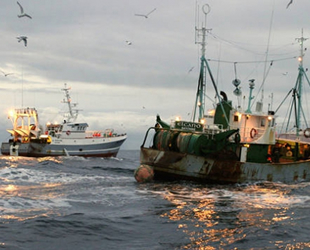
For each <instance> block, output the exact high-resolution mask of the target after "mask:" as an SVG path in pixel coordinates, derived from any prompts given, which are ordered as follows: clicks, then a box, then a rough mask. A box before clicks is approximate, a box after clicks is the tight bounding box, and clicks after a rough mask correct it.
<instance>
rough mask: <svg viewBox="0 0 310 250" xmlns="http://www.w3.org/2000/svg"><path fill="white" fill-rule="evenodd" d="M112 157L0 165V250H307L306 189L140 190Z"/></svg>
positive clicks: (1, 160)
mask: <svg viewBox="0 0 310 250" xmlns="http://www.w3.org/2000/svg"><path fill="white" fill-rule="evenodd" d="M138 166H139V151H120V153H119V154H118V156H117V157H116V158H106V159H104V158H87V159H85V158H81V157H70V156H68V157H57V158H52V157H47V158H25V157H9V156H1V157H0V230H1V233H0V249H14V250H15V249H16V250H18V249H31V250H34V249H40V250H42V249H44V250H47V249H58V250H59V249H74V250H79V249H87V250H92V249H109V250H112V249H137V250H139V249H208V250H210V249H309V248H310V236H309V232H310V183H309V182H301V183H294V184H290V185H286V184H283V183H270V182H264V183H254V184H242V185H240V184H239V185H208V184H201V183H194V182H188V181H177V180H176V181H172V182H171V181H170V182H164V181H153V182H150V183H145V184H138V183H137V182H136V181H135V179H134V176H133V174H134V170H135V169H136V168H137V167H138Z"/></svg>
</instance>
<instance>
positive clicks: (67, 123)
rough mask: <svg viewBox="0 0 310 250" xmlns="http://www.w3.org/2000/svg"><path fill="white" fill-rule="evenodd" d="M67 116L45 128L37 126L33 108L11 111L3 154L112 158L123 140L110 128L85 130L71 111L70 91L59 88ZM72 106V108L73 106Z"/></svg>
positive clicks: (75, 114) (125, 136)
mask: <svg viewBox="0 0 310 250" xmlns="http://www.w3.org/2000/svg"><path fill="white" fill-rule="evenodd" d="M62 90H63V91H64V93H65V99H64V101H63V102H64V103H66V104H67V105H68V113H67V114H65V120H63V122H61V123H47V124H46V126H45V129H43V128H42V127H41V126H40V124H39V116H38V112H37V110H36V109H35V108H21V109H15V110H14V111H12V112H11V113H10V114H9V118H10V119H11V121H12V124H13V128H12V129H8V130H7V131H8V132H9V133H10V134H11V136H12V138H11V139H10V140H9V141H8V142H3V143H2V145H1V153H2V154H3V155H14V156H29V157H43V156H83V157H112V156H116V155H117V153H118V151H119V149H120V147H121V145H122V144H123V143H124V141H125V140H126V138H127V135H126V134H118V133H116V132H115V131H114V130H113V129H105V130H103V131H99V130H98V131H88V130H87V128H88V124H87V123H85V122H78V121H77V118H78V110H77V109H73V105H72V103H71V98H70V94H69V90H70V88H67V87H66V84H65V88H64V89H62ZM74 106H75V105H74Z"/></svg>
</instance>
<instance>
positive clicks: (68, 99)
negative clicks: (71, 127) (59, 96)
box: [62, 83, 78, 122]
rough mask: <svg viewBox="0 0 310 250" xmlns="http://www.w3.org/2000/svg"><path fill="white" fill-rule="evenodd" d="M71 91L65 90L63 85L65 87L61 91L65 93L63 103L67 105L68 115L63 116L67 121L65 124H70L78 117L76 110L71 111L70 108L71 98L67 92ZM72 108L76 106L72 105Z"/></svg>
mask: <svg viewBox="0 0 310 250" xmlns="http://www.w3.org/2000/svg"><path fill="white" fill-rule="evenodd" d="M70 89H71V87H69V88H67V84H66V83H65V87H64V88H63V89H62V90H63V91H64V92H65V97H66V98H65V99H63V101H62V102H63V103H67V104H68V110H69V113H68V114H67V115H65V117H66V118H67V119H68V120H67V122H72V120H73V121H75V120H76V118H77V116H78V110H73V109H72V106H71V97H70V94H69V90H70ZM73 105H74V106H76V104H73Z"/></svg>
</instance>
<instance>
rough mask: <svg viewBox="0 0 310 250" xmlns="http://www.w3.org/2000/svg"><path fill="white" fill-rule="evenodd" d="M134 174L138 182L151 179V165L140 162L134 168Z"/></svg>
mask: <svg viewBox="0 0 310 250" xmlns="http://www.w3.org/2000/svg"><path fill="white" fill-rule="evenodd" d="M134 176H135V179H136V181H137V182H139V183H144V182H149V181H151V180H153V177H154V170H153V168H152V167H151V166H148V165H143V164H142V165H140V166H139V167H138V168H137V169H136V170H135V173H134Z"/></svg>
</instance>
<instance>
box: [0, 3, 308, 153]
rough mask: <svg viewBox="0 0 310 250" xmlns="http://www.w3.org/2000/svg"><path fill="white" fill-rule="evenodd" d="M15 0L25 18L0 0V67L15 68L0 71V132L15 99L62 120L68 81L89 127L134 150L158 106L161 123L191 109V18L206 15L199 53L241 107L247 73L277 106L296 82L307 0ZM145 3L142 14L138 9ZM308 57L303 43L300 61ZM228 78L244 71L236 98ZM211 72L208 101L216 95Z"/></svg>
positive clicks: (46, 117)
mask: <svg viewBox="0 0 310 250" xmlns="http://www.w3.org/2000/svg"><path fill="white" fill-rule="evenodd" d="M19 3H20V4H21V5H22V6H23V8H24V11H25V12H26V13H27V14H29V15H30V16H32V19H29V18H27V17H23V18H18V17H17V15H18V14H20V9H19V6H18V5H17V2H16V1H13V0H2V1H1V8H0V19H1V20H0V30H1V32H0V37H1V39H0V53H1V56H0V70H1V71H3V72H5V73H13V74H11V75H8V76H4V75H3V74H2V75H1V74H0V100H1V101H0V127H1V129H0V141H7V140H8V139H9V133H8V132H6V129H9V128H11V127H12V124H11V122H10V120H9V119H7V117H8V116H7V114H8V111H9V110H10V109H12V108H21V107H35V108H36V109H37V110H38V112H39V119H40V123H41V124H45V123H46V122H48V121H50V122H53V121H55V119H57V120H58V121H61V117H60V113H59V112H60V111H61V110H64V108H65V107H64V104H63V103H61V101H62V100H63V98H64V94H63V92H62V91H61V89H62V88H63V87H64V83H66V84H67V86H68V87H71V92H70V94H71V98H72V101H73V102H77V103H78V104H79V105H78V108H79V109H81V111H80V116H79V118H80V120H82V121H85V122H87V123H88V124H89V126H90V127H89V129H90V130H92V129H94V130H100V129H101V130H105V129H106V128H114V129H115V130H116V131H118V132H120V133H124V132H125V133H127V135H128V139H127V141H126V142H125V143H124V145H123V146H122V149H133V150H138V149H139V147H140V145H141V144H142V141H143V138H144V134H145V132H146V130H147V129H148V127H150V126H153V125H154V124H155V119H156V115H157V114H159V115H160V116H161V118H162V120H165V121H167V122H168V123H169V122H170V121H171V120H173V119H174V117H176V116H180V117H181V119H183V120H188V119H190V117H191V115H192V113H193V108H194V101H195V95H196V90H197V82H198V73H199V65H200V59H199V58H200V56H201V53H200V52H201V50H200V49H201V47H200V45H199V44H197V42H198V41H200V40H199V39H201V37H197V34H196V32H195V27H198V28H201V27H202V25H203V24H205V25H206V28H208V29H210V30H209V32H208V36H207V38H206V39H207V47H206V55H205V57H206V58H207V59H210V60H209V65H210V68H211V70H212V72H213V76H214V78H215V80H216V83H217V86H218V88H219V90H223V91H225V92H226V93H227V95H228V98H229V99H231V100H232V101H233V102H234V103H235V105H237V104H238V105H241V106H242V107H245V108H246V105H247V96H248V93H249V88H248V81H249V79H255V89H254V91H253V92H254V96H255V97H256V98H259V99H262V100H263V103H264V110H266V109H267V108H268V106H269V107H271V109H274V110H275V109H276V108H277V107H278V105H280V103H281V101H282V99H283V98H284V97H285V96H286V94H287V93H288V91H289V90H290V89H291V88H292V87H293V86H294V85H295V82H296V78H297V74H298V61H297V57H298V56H299V54H300V45H299V43H298V40H296V38H300V37H301V36H302V30H303V37H305V38H310V16H309V14H308V10H309V9H310V2H309V1H308V0H294V1H293V3H292V4H291V5H289V7H288V8H287V5H288V3H289V0H251V1H248V0H234V1H227V0H209V1H202V0H199V1H196V0H166V1H158V0H156V1H155V0H131V1H124V0H122V1H121V0H114V1H107V0H92V1H86V0H66V1H63V0H40V1H37V0H19ZM205 4H208V6H209V7H210V12H209V13H208V14H207V15H205V14H204V13H203V12H202V6H204V5H205ZM154 9H155V10H154ZM152 10H154V11H153V12H152V13H151V14H150V15H149V16H148V18H145V17H143V16H137V15H136V14H147V13H149V12H151V11H152ZM21 35H24V36H27V37H28V44H27V46H24V44H23V42H20V43H19V42H18V39H17V38H16V37H18V36H21ZM126 41H130V42H131V45H128V43H127V42H126ZM309 42H310V40H305V41H304V47H305V48H307V46H308V44H309ZM271 61H272V62H273V63H272V66H270V62H271ZM309 63H310V60H308V55H307V51H305V57H304V67H305V68H307V67H308V65H309ZM190 69H192V70H191V71H190ZM264 72H265V74H264ZM264 75H266V77H264ZM235 78H238V79H240V80H241V85H240V86H241V90H242V97H239V98H238V97H236V96H235V95H233V90H234V86H233V85H232V80H234V79H235ZM264 78H265V80H264ZM208 81H209V80H208V79H207V102H206V103H207V105H208V106H207V107H206V109H208V107H212V101H214V94H213V92H212V89H211V84H210V81H209V83H208ZM262 83H263V86H264V87H263V90H264V92H263V93H264V94H263V95H262V93H261V92H260V93H258V90H259V89H260V86H261V85H262ZM243 96H246V97H245V98H243ZM271 96H273V98H271ZM306 99H307V98H305V100H306ZM255 100H256V99H255ZM208 101H210V103H208ZM281 112H282V113H281ZM285 112H286V111H285V108H284V111H279V116H280V115H282V116H283V115H285ZM280 120H281V119H280Z"/></svg>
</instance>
